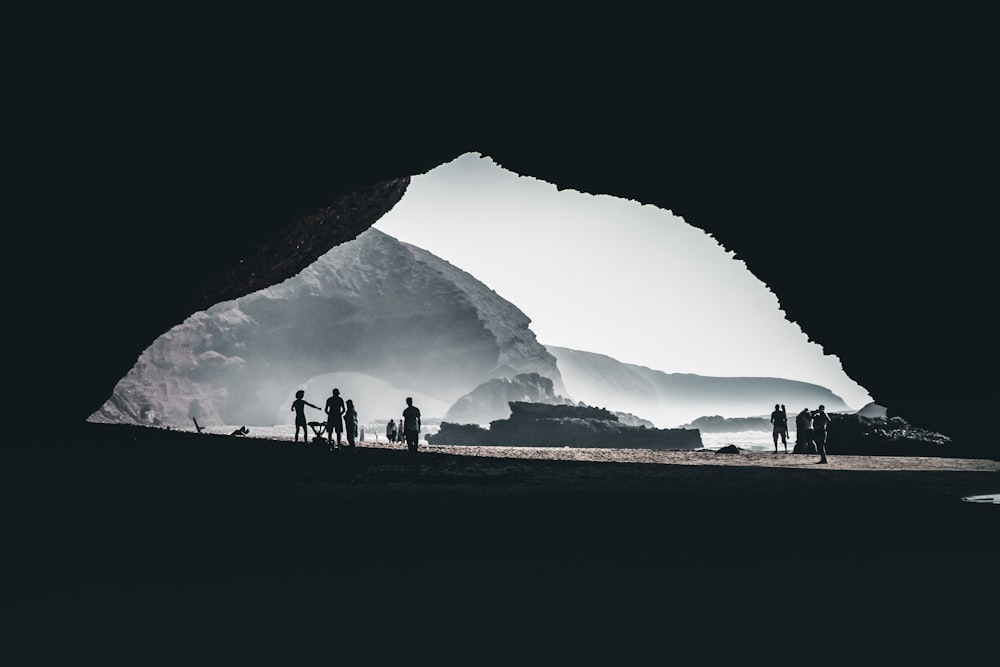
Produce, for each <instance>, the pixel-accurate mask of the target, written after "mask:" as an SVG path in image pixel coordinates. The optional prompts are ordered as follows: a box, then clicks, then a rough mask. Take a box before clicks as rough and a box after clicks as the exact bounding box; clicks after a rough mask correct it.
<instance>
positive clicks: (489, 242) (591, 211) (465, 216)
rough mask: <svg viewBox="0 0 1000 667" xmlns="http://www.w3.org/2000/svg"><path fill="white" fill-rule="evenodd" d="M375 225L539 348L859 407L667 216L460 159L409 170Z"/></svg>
mask: <svg viewBox="0 0 1000 667" xmlns="http://www.w3.org/2000/svg"><path fill="white" fill-rule="evenodd" d="M747 215H748V218H749V217H752V216H753V212H751V211H748V214H747ZM374 227H375V228H377V229H379V230H381V231H383V232H385V233H387V234H389V235H391V236H393V237H395V238H397V239H399V240H400V241H404V242H406V243H410V244H413V245H415V246H418V247H420V248H423V249H424V250H427V251H428V252H431V253H433V254H434V255H437V256H438V257H440V258H442V259H444V260H446V261H448V262H450V263H451V264H453V265H455V266H457V267H458V268H460V269H462V270H464V271H467V272H468V273H470V274H472V275H473V276H475V277H476V278H477V279H479V280H481V281H482V282H483V283H485V284H486V285H487V286H488V287H489V288H491V289H493V290H494V291H496V293H497V294H499V295H500V296H502V297H503V298H504V299H506V300H508V301H510V302H511V303H513V304H514V305H515V306H517V307H518V308H519V309H520V310H522V311H523V312H524V313H525V314H526V315H527V316H528V317H529V318H530V319H531V329H532V331H534V332H535V334H536V336H537V337H538V340H539V342H541V343H542V344H543V345H554V346H558V347H566V348H572V349H575V350H580V351H584V352H592V353H597V354H604V355H607V356H610V357H612V358H614V359H617V360H618V361H621V362H624V363H628V364H635V365H640V366H647V367H649V368H651V369H654V370H659V371H663V372H666V373H691V374H696V375H705V376H714V377H773V378H783V379H790V380H799V381H803V382H809V383H813V384H817V385H820V386H823V387H826V388H828V389H830V390H831V391H832V392H833V393H835V394H837V395H838V396H840V397H841V398H843V400H844V402H845V403H846V404H847V405H848V406H850V407H851V408H853V409H860V408H861V407H863V406H864V405H865V404H867V403H869V402H871V401H872V398H871V396H870V394H869V393H868V392H867V390H865V389H864V388H863V387H861V386H860V385H859V384H858V383H857V382H855V381H854V380H852V379H851V378H850V377H848V376H847V375H846V373H844V371H843V368H842V367H841V364H840V361H839V359H838V358H837V357H835V356H833V355H826V354H824V353H823V351H822V348H821V346H819V345H818V344H816V343H813V342H811V341H810V340H809V338H808V337H807V336H806V335H805V334H804V333H803V332H802V330H801V329H800V328H799V327H798V325H797V324H795V323H792V322H789V321H788V320H786V319H785V318H784V314H783V312H782V311H781V309H780V307H779V304H778V300H777V297H776V296H775V295H774V294H773V292H771V291H770V289H768V288H767V286H766V285H764V283H762V282H761V281H760V280H759V279H757V278H756V277H755V276H754V275H753V274H752V273H751V272H750V271H749V270H748V269H747V267H746V265H745V264H744V262H742V261H741V260H736V259H734V257H733V255H734V253H733V252H732V251H729V250H726V249H724V248H722V247H721V246H720V245H719V244H718V242H716V240H715V239H714V238H713V237H711V236H710V235H708V234H706V233H705V232H704V231H702V230H700V229H698V228H696V227H693V226H692V225H689V224H688V223H687V222H685V221H684V220H683V219H682V218H680V217H678V216H675V215H673V214H672V213H671V212H669V211H666V210H663V209H659V208H657V207H654V206H650V205H643V204H640V203H638V202H635V201H629V200H624V199H620V198H616V197H611V196H607V195H589V194H585V193H580V192H577V191H574V190H558V189H557V188H556V187H555V186H554V185H552V184H550V183H546V182H544V181H541V180H538V179H535V178H532V177H530V176H520V175H518V174H516V173H514V172H511V171H508V170H506V169H503V168H502V167H501V166H499V165H497V164H496V163H495V162H494V161H493V160H492V159H490V158H488V157H485V156H482V155H480V154H478V153H467V154H465V155H462V156H460V157H458V158H456V159H455V160H453V161H451V162H448V163H446V164H443V165H440V166H438V167H436V168H435V169H432V170H430V171H428V172H427V173H426V174H419V175H415V176H413V177H412V178H411V183H410V186H409V188H408V189H407V192H406V194H405V195H404V196H403V198H402V200H401V201H400V202H399V203H397V204H396V206H395V207H394V208H393V209H392V210H391V211H389V212H388V213H387V214H386V215H384V216H383V217H382V218H381V219H380V220H378V221H377V222H376V223H375V225H374Z"/></svg>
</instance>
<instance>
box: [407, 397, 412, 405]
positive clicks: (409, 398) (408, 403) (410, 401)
mask: <svg viewBox="0 0 1000 667" xmlns="http://www.w3.org/2000/svg"><path fill="white" fill-rule="evenodd" d="M406 404H407V405H413V397H411V396H407V397H406Z"/></svg>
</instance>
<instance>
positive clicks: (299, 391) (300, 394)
mask: <svg viewBox="0 0 1000 667" xmlns="http://www.w3.org/2000/svg"><path fill="white" fill-rule="evenodd" d="M305 395H306V392H304V391H303V390H301V389H299V390H298V391H297V392H295V398H302V397H303V396H305Z"/></svg>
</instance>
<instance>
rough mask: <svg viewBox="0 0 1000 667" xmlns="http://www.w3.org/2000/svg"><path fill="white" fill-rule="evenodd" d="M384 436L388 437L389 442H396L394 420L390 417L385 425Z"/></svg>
mask: <svg viewBox="0 0 1000 667" xmlns="http://www.w3.org/2000/svg"><path fill="white" fill-rule="evenodd" d="M385 437H386V438H388V440H389V442H396V420H395V419H390V420H389V423H388V424H386V425H385Z"/></svg>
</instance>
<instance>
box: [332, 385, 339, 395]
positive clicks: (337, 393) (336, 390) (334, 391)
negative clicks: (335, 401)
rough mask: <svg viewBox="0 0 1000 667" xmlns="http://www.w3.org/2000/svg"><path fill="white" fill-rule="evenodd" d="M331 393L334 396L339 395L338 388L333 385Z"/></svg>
mask: <svg viewBox="0 0 1000 667" xmlns="http://www.w3.org/2000/svg"><path fill="white" fill-rule="evenodd" d="M333 395H334V396H340V390H339V389H337V388H336V387H334V389H333Z"/></svg>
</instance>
